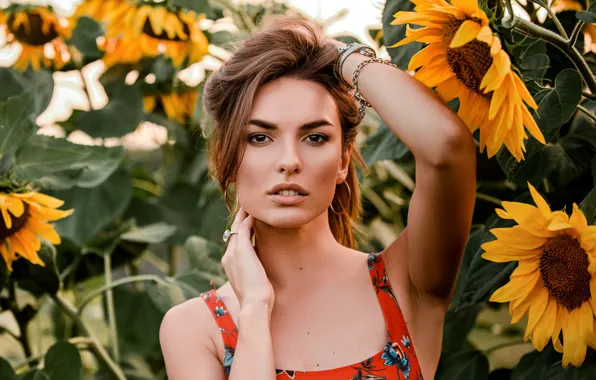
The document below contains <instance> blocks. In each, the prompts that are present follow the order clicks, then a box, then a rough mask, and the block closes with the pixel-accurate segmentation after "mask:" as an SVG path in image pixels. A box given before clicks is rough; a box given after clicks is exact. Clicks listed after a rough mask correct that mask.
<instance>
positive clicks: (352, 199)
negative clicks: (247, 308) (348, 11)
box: [203, 16, 368, 248]
mask: <svg viewBox="0 0 596 380" xmlns="http://www.w3.org/2000/svg"><path fill="white" fill-rule="evenodd" d="M337 58H338V52H337V48H336V47H335V45H334V44H333V43H331V42H330V41H329V38H328V37H326V36H325V35H324V34H323V31H322V30H321V29H320V28H319V27H318V26H317V25H316V24H314V23H313V22H312V21H310V20H307V19H305V18H302V17H298V16H270V17H269V18H267V20H266V21H265V22H263V23H261V27H260V29H259V30H258V31H257V32H255V33H254V34H252V35H251V36H250V37H249V38H248V39H247V40H246V41H244V43H243V44H242V46H241V47H240V48H239V49H237V51H236V52H235V53H234V54H233V55H232V56H231V58H230V59H229V60H227V61H226V62H225V63H224V64H223V65H222V67H221V68H220V70H218V71H216V72H214V73H212V74H211V75H210V76H209V77H208V79H207V81H206V83H205V89H204V94H203V105H204V110H205V111H206V112H203V114H204V115H205V116H206V117H208V118H209V119H210V120H208V123H209V124H210V125H211V133H210V136H209V142H208V149H209V172H210V175H211V177H212V178H213V179H214V180H215V181H217V182H218V183H219V185H220V187H221V189H222V191H223V193H224V200H225V203H226V207H227V208H228V210H230V206H229V204H230V199H229V198H230V194H229V193H228V188H229V187H230V185H231V184H232V182H233V180H234V178H235V176H236V173H237V171H238V168H239V166H240V163H241V161H242V157H243V155H244V152H245V150H246V144H247V140H246V128H245V127H244V126H246V125H247V124H248V122H249V120H250V114H251V110H252V107H253V102H254V99H255V96H256V95H257V92H258V91H259V89H260V88H261V87H262V86H263V85H265V84H266V83H268V82H270V81H273V80H275V79H278V78H281V77H291V78H295V79H301V80H309V81H313V82H315V83H318V84H321V85H322V86H323V87H325V88H326V89H327V90H328V91H329V93H330V94H331V95H332V97H333V98H334V100H335V103H336V104H337V107H338V113H339V119H340V121H341V129H342V153H345V151H346V149H347V148H348V145H349V144H350V143H352V142H354V140H355V138H356V135H357V134H358V131H359V124H360V121H361V115H360V114H359V112H358V104H357V103H356V101H355V99H354V98H353V96H352V95H351V94H350V93H349V92H348V91H347V89H346V88H345V86H343V85H342V84H341V83H340V82H339V80H338V79H337V78H336V77H335V75H334V72H333V67H334V64H335V62H336V61H337ZM203 125H206V123H203ZM203 132H205V130H203ZM204 135H205V134H204ZM355 166H359V167H361V168H363V169H364V171H365V174H367V173H368V168H367V167H366V164H365V162H364V160H363V159H362V156H361V155H360V152H359V151H358V149H357V148H356V146H355V144H354V146H353V148H352V154H351V157H350V163H349V168H348V175H347V177H346V179H345V182H346V184H347V185H348V186H349V187H350V189H347V186H346V184H343V183H340V184H339V185H337V186H336V190H335V195H334V198H333V200H332V202H331V205H330V209H329V225H330V228H331V231H332V233H333V236H334V237H335V239H336V240H337V241H338V242H339V243H340V244H342V245H344V246H346V247H350V248H355V247H356V239H355V232H359V233H363V231H362V229H361V228H360V226H359V225H358V222H359V221H360V219H361V217H362V212H363V210H362V204H361V201H360V187H359V185H360V184H359V182H358V177H357V173H356V167H355ZM232 196H233V198H232V199H235V195H232ZM236 206H237V205H236ZM331 206H333V209H335V210H336V211H337V212H339V211H338V210H341V213H340V214H337V213H335V212H333V210H332V209H331ZM235 211H236V210H234V212H235ZM233 217H234V216H233V215H232V216H231V218H233Z"/></svg>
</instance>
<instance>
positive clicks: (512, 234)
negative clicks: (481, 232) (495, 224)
mask: <svg viewBox="0 0 596 380" xmlns="http://www.w3.org/2000/svg"><path fill="white" fill-rule="evenodd" d="M490 232H491V233H492V234H493V235H495V236H496V237H497V239H499V240H500V241H502V242H503V243H505V244H506V245H508V246H510V247H512V248H518V249H524V250H531V249H536V248H539V247H542V246H543V245H544V243H546V241H547V238H544V237H541V236H536V235H533V234H531V233H529V232H528V231H526V230H524V229H523V228H521V227H520V226H513V227H511V228H493V229H491V230H490Z"/></svg>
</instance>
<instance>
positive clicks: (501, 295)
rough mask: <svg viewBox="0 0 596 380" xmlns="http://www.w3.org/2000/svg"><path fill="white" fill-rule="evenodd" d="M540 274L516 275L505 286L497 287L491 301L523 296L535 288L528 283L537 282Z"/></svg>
mask: <svg viewBox="0 0 596 380" xmlns="http://www.w3.org/2000/svg"><path fill="white" fill-rule="evenodd" d="M539 276H540V273H531V274H528V275H525V276H515V277H512V278H511V279H510V281H509V282H508V283H507V284H505V285H504V286H502V287H500V288H499V289H497V290H496V291H495V292H494V293H493V294H492V296H490V299H489V301H490V302H509V301H511V300H514V299H517V298H520V297H523V296H525V295H527V294H528V293H530V291H532V290H533V287H530V286H528V283H531V282H533V281H534V282H535V281H536V279H537V278H538V277H539Z"/></svg>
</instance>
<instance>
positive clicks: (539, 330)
mask: <svg viewBox="0 0 596 380" xmlns="http://www.w3.org/2000/svg"><path fill="white" fill-rule="evenodd" d="M556 320H557V303H556V302H555V301H554V300H552V299H551V300H549V302H548V304H547V306H546V310H545V311H544V314H542V317H541V318H540V320H539V321H538V323H536V327H534V331H533V332H532V343H534V347H536V349H537V350H538V351H542V350H543V349H544V347H546V345H547V344H548V341H549V340H550V339H551V336H552V334H553V330H554V328H555V323H556Z"/></svg>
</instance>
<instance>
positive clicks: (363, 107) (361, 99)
mask: <svg viewBox="0 0 596 380" xmlns="http://www.w3.org/2000/svg"><path fill="white" fill-rule="evenodd" d="M372 62H377V63H382V64H385V65H389V66H393V67H395V68H396V69H399V67H397V66H396V65H395V64H394V63H393V62H391V61H390V60H388V59H383V58H376V57H375V58H369V59H367V60H365V61H362V62H360V64H358V67H356V70H354V73H353V74H352V84H353V86H354V90H355V91H354V95H353V96H354V97H355V98H356V100H358V104H359V105H360V109H359V110H360V115H361V116H362V117H364V114H365V112H366V107H371V105H370V103H369V102H368V101H367V100H366V99H364V97H363V96H362V94H361V93H360V90H359V89H358V76H359V75H360V71H361V70H362V68H363V67H364V66H366V65H368V64H369V63H372Z"/></svg>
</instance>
